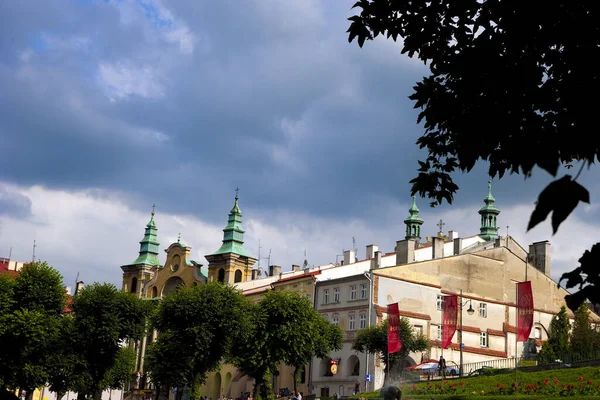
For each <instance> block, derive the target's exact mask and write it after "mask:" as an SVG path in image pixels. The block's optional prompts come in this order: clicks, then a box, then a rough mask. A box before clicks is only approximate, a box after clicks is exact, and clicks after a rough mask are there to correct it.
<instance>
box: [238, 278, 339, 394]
mask: <svg viewBox="0 0 600 400" xmlns="http://www.w3.org/2000/svg"><path fill="white" fill-rule="evenodd" d="M251 313H252V321H253V324H252V326H251V327H250V329H249V330H248V331H246V332H244V333H243V334H242V335H241V336H240V337H239V338H238V341H237V342H236V345H235V347H234V351H233V352H232V354H231V357H230V361H231V362H232V363H233V364H234V365H235V366H236V367H237V368H238V369H239V370H240V371H241V372H242V373H244V374H245V375H247V376H250V377H252V378H254V379H255V390H254V392H255V393H254V394H255V396H256V395H257V394H260V397H261V398H268V397H270V396H272V393H271V392H270V387H269V384H268V381H269V379H268V378H269V376H270V375H271V374H277V373H278V371H279V369H280V368H279V367H280V364H281V363H285V364H287V365H290V366H293V367H295V370H296V371H298V370H299V369H300V368H302V367H304V366H305V365H306V364H308V363H309V362H310V361H311V359H312V358H313V357H321V358H322V357H326V356H327V355H328V354H329V353H330V352H331V351H335V350H338V349H340V348H341V346H342V341H343V335H342V331H341V330H340V328H339V327H338V326H336V325H333V324H331V323H330V322H329V321H327V320H325V319H324V318H323V317H322V316H321V315H320V314H319V313H318V312H317V311H316V310H315V309H314V308H313V305H312V303H311V302H310V301H309V300H308V299H307V298H306V297H304V296H302V295H300V294H298V293H296V292H289V291H283V290H272V291H269V292H267V293H266V294H265V295H264V297H263V298H262V299H261V300H260V301H259V302H258V303H257V304H255V305H253V306H252V309H251Z"/></svg>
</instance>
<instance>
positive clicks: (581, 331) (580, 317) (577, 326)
mask: <svg viewBox="0 0 600 400" xmlns="http://www.w3.org/2000/svg"><path fill="white" fill-rule="evenodd" d="M598 345H600V337H599V334H598V332H597V331H596V330H594V329H593V328H592V326H591V324H590V311H589V309H588V306H587V304H585V303H584V304H582V305H580V306H579V308H577V310H576V311H575V319H574V320H573V330H572V331H571V351H572V352H573V353H575V354H580V355H582V356H588V355H591V354H593V353H595V352H597V351H598Z"/></svg>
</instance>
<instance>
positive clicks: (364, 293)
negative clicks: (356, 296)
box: [360, 283, 367, 299]
mask: <svg viewBox="0 0 600 400" xmlns="http://www.w3.org/2000/svg"><path fill="white" fill-rule="evenodd" d="M360 298H361V299H366V298H367V284H366V283H361V284H360Z"/></svg>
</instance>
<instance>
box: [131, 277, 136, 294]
mask: <svg viewBox="0 0 600 400" xmlns="http://www.w3.org/2000/svg"><path fill="white" fill-rule="evenodd" d="M131 293H137V278H136V277H135V276H134V277H133V278H131Z"/></svg>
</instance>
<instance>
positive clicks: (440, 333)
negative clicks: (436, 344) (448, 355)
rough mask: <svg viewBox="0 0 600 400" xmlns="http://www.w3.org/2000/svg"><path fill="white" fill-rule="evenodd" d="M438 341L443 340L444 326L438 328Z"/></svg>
mask: <svg viewBox="0 0 600 400" xmlns="http://www.w3.org/2000/svg"><path fill="white" fill-rule="evenodd" d="M437 340H442V326H441V325H438V326H437Z"/></svg>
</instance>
